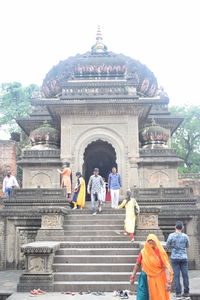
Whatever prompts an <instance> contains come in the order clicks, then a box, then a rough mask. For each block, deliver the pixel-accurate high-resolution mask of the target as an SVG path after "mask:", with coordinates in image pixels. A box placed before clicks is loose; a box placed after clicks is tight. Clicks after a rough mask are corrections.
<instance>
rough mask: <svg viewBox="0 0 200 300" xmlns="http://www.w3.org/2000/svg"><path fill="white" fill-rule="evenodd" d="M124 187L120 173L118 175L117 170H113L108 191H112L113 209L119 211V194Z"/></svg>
mask: <svg viewBox="0 0 200 300" xmlns="http://www.w3.org/2000/svg"><path fill="white" fill-rule="evenodd" d="M121 187H122V183H121V177H120V175H119V173H117V169H116V168H115V167H113V168H112V172H111V173H110V174H109V177H108V191H110V195H111V207H112V208H115V209H117V208H118V204H119V192H120V189H121Z"/></svg>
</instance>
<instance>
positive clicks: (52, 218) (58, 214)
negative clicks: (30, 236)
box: [36, 207, 67, 241]
mask: <svg viewBox="0 0 200 300" xmlns="http://www.w3.org/2000/svg"><path fill="white" fill-rule="evenodd" d="M38 212H39V213H40V214H41V228H40V229H39V230H38V233H37V237H36V241H62V240H63V239H64V229H63V222H64V215H65V214H66V213H67V209H65V208H61V207H48V208H40V209H39V210H38Z"/></svg>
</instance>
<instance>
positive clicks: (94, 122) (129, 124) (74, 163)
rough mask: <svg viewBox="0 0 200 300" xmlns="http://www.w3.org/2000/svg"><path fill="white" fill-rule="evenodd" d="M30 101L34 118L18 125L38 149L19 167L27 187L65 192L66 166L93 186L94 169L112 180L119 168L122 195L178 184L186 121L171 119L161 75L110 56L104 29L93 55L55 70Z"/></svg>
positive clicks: (29, 152)
mask: <svg viewBox="0 0 200 300" xmlns="http://www.w3.org/2000/svg"><path fill="white" fill-rule="evenodd" d="M31 102H32V107H33V111H32V113H31V115H30V118H26V119H18V124H19V125H20V126H21V128H22V129H23V131H24V132H25V133H26V134H27V135H28V136H29V137H30V143H31V144H30V145H29V146H28V147H27V148H26V149H24V151H23V156H22V160H21V161H20V162H19V165H20V166H22V167H23V187H24V188H34V187H37V186H41V187H45V188H51V187H53V188H58V187H59V185H60V176H59V174H58V173H57V171H56V169H57V168H58V167H60V166H61V165H62V164H63V163H64V162H70V164H71V168H72V170H73V173H75V172H76V171H80V172H82V174H83V176H84V177H85V179H86V181H87V180H88V178H89V176H90V175H91V174H92V170H93V168H94V167H98V168H99V169H100V174H101V175H102V176H103V177H104V178H105V180H107V178H108V175H109V173H110V171H111V169H112V167H113V166H115V167H117V169H118V171H119V173H120V174H121V176H122V182H123V191H122V192H123V193H124V192H125V191H126V190H127V189H129V188H133V187H134V186H136V187H140V188H149V187H159V186H164V187H172V186H173V187H177V186H178V172H177V166H178V164H179V162H180V161H181V160H180V159H179V158H178V157H177V155H176V151H175V150H173V149H171V147H170V137H171V135H172V134H173V132H174V131H175V130H176V128H177V127H178V126H179V124H180V122H181V121H182V119H181V118H175V117H172V116H171V115H170V113H169V111H168V103H169V99H168V96H167V95H166V93H165V92H164V91H163V90H162V89H158V85H157V80H156V78H155V76H154V74H153V73H152V72H151V71H150V70H149V69H148V68H147V67H146V66H145V65H143V64H141V63H140V62H139V61H136V60H134V59H131V58H130V57H127V56H125V55H122V54H115V53H113V52H110V51H108V50H107V47H106V46H105V45H104V43H103V39H102V35H101V32H100V29H98V31H97V37H96V43H95V45H94V46H93V47H92V48H91V51H89V52H87V53H85V54H82V55H76V56H74V57H70V58H68V59H67V60H65V61H61V62H60V63H59V64H58V65H56V66H54V67H53V68H52V69H51V70H50V72H49V73H48V74H47V75H46V78H45V79H44V82H43V86H42V94H41V95H34V97H33V99H32V100H31ZM33 150H35V151H33ZM38 151H39V152H38Z"/></svg>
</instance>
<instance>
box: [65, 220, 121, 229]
mask: <svg viewBox="0 0 200 300" xmlns="http://www.w3.org/2000/svg"><path fill="white" fill-rule="evenodd" d="M68 225H71V226H79V227H82V226H86V227H89V226H96V225H108V226H109V225H112V226H115V225H121V226H123V225H124V218H123V219H103V220H102V219H93V220H91V218H90V220H87V219H84V220H81V223H80V221H79V220H69V219H68V220H64V226H68Z"/></svg>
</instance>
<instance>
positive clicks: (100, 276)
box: [54, 272, 139, 281]
mask: <svg viewBox="0 0 200 300" xmlns="http://www.w3.org/2000/svg"><path fill="white" fill-rule="evenodd" d="M138 275H139V274H138ZM138 275H137V277H138ZM129 276H130V273H129V272H115V273H114V272H58V273H55V274H54V280H56V281H85V280H87V281H88V280H89V281H107V280H109V281H110V280H112V281H127V278H129Z"/></svg>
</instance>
